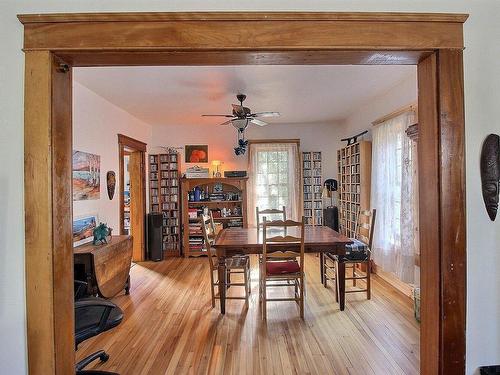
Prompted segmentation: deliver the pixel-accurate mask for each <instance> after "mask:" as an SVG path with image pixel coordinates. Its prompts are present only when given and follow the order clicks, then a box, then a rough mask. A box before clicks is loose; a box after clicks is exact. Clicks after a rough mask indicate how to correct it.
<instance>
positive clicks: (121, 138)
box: [118, 134, 147, 262]
mask: <svg viewBox="0 0 500 375" xmlns="http://www.w3.org/2000/svg"><path fill="white" fill-rule="evenodd" d="M125 147H128V148H130V149H132V150H135V151H138V152H140V153H141V171H142V173H141V180H142V182H141V184H142V189H141V194H142V203H143V204H142V206H143V212H144V215H143V216H144V220H145V217H146V167H145V166H146V149H147V144H146V143H144V142H141V141H139V140H137V139H134V138H131V137H129V136H126V135H123V134H118V158H119V160H118V165H119V168H118V169H119V181H120V234H124V231H125V228H124V225H123V218H124V217H123V205H124V202H125V198H124V196H123V191H124V190H123V189H124V187H125V186H124V185H125V170H124V165H123V160H124V156H125ZM144 222H145V221H144ZM145 230H146V229H145V228H144V229H143V231H142V233H141V234H140V236H141V239H140V243H141V244H142V245H141V248H142V252H141V254H137V253H136V251H135V250H136V249H134V253H133V254H132V260H133V261H134V262H141V261H143V260H144V259H146V248H145V246H146V242H145V241H146V240H145ZM132 236H134V235H133V234H132Z"/></svg>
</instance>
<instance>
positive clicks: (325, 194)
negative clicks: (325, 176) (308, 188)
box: [321, 186, 330, 198]
mask: <svg viewBox="0 0 500 375" xmlns="http://www.w3.org/2000/svg"><path fill="white" fill-rule="evenodd" d="M329 197H330V196H329V195H328V188H327V187H326V186H323V190H321V198H329Z"/></svg>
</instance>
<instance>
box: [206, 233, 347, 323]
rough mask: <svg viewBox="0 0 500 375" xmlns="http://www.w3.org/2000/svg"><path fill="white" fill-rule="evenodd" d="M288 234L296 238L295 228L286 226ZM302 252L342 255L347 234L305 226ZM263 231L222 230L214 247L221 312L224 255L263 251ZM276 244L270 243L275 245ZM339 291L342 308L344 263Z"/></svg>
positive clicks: (339, 281)
mask: <svg viewBox="0 0 500 375" xmlns="http://www.w3.org/2000/svg"><path fill="white" fill-rule="evenodd" d="M283 232H284V230H283V229H275V230H273V231H272V233H273V235H274V236H276V235H280V234H281V235H282V234H283ZM269 233H271V230H268V234H269ZM286 233H287V234H288V235H291V236H297V237H299V236H300V234H299V233H298V230H297V228H288V229H287V232H286ZM304 235H305V239H304V244H305V252H306V253H319V252H329V253H332V254H336V255H344V254H345V245H347V244H350V243H352V241H351V240H350V239H349V238H347V237H346V236H343V235H341V234H340V233H338V232H336V231H334V230H333V229H330V228H328V227H306V228H305V233H304ZM262 242H263V234H262V228H260V229H257V228H227V229H224V230H222V231H221V232H220V233H219V234H218V236H217V238H216V240H215V244H214V245H213V247H214V248H215V249H216V253H217V257H218V263H219V267H218V274H219V294H220V309H221V313H222V314H224V313H225V312H226V288H223V287H222V286H221V283H225V280H226V257H230V256H233V255H237V254H262ZM278 246H279V245H273V247H275V248H276V247H278ZM281 246H282V247H283V248H286V249H290V246H291V245H290V244H286V243H285V244H282V245H281ZM337 288H338V290H339V304H340V310H344V307H345V264H342V262H339V280H338V282H337Z"/></svg>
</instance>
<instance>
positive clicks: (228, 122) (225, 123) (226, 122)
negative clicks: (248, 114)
mask: <svg viewBox="0 0 500 375" xmlns="http://www.w3.org/2000/svg"><path fill="white" fill-rule="evenodd" d="M233 120H236V119H234V118H232V119H231V120H228V121H225V122H223V123H222V124H219V125H227V124H230V123H231V121H233Z"/></svg>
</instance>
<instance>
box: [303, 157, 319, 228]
mask: <svg viewBox="0 0 500 375" xmlns="http://www.w3.org/2000/svg"><path fill="white" fill-rule="evenodd" d="M321 164H322V159H321V151H312V152H309V151H308V152H302V183H303V189H302V192H303V195H304V218H305V223H306V225H323V200H322V198H321V193H322V189H323V177H322V169H321V167H322V165H321Z"/></svg>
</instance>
